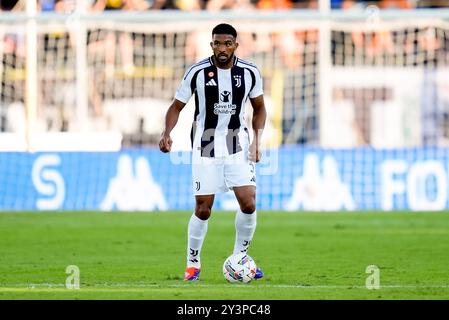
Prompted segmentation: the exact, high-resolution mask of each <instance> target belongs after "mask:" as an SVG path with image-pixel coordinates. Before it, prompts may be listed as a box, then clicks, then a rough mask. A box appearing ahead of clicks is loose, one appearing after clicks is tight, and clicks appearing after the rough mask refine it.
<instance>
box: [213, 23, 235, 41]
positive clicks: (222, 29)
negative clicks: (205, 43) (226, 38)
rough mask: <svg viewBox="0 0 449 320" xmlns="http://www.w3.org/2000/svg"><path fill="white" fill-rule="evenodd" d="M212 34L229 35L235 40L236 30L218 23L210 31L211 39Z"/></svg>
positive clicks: (228, 25)
mask: <svg viewBox="0 0 449 320" xmlns="http://www.w3.org/2000/svg"><path fill="white" fill-rule="evenodd" d="M214 34H230V35H231V36H233V37H234V38H237V30H235V28H234V27H233V26H231V25H230V24H227V23H220V24H219V25H217V26H215V28H213V29H212V37H213V36H214Z"/></svg>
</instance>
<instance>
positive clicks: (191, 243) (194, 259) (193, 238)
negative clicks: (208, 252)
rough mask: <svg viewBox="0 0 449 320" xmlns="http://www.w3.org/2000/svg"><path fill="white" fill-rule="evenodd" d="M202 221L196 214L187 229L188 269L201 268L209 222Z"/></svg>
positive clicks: (191, 218)
mask: <svg viewBox="0 0 449 320" xmlns="http://www.w3.org/2000/svg"><path fill="white" fill-rule="evenodd" d="M208 221H209V220H201V219H200V218H198V217H197V216H196V215H195V213H193V215H192V216H191V217H190V221H189V226H188V229H187V232H188V234H187V267H188V268H190V267H195V268H200V267H201V263H200V253H201V247H202V246H203V241H204V237H205V236H206V233H207V222H208Z"/></svg>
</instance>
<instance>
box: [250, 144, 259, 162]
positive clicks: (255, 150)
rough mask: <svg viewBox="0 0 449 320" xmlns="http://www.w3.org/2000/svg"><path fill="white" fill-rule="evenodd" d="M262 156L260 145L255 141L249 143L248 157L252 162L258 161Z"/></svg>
mask: <svg viewBox="0 0 449 320" xmlns="http://www.w3.org/2000/svg"><path fill="white" fill-rule="evenodd" d="M260 158H262V152H261V151H260V146H259V145H258V144H257V143H254V142H253V143H251V144H250V146H249V154H248V159H249V160H250V161H253V162H259V161H260Z"/></svg>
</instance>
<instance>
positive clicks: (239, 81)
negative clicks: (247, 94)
mask: <svg viewBox="0 0 449 320" xmlns="http://www.w3.org/2000/svg"><path fill="white" fill-rule="evenodd" d="M234 80H235V86H236V87H237V88H240V87H241V85H242V76H241V75H239V74H236V75H235V76H234Z"/></svg>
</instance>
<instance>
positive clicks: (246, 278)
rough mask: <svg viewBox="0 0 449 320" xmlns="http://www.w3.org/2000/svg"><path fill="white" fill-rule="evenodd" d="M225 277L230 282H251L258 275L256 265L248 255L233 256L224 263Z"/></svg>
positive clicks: (238, 254)
mask: <svg viewBox="0 0 449 320" xmlns="http://www.w3.org/2000/svg"><path fill="white" fill-rule="evenodd" d="M223 275H224V277H225V279H226V280H228V281H229V282H242V283H247V282H250V281H251V280H253V279H254V276H255V275H256V263H255V262H254V260H253V258H251V257H250V256H249V255H247V254H246V253H237V254H232V255H230V256H229V257H228V258H227V259H226V260H225V262H224V263H223Z"/></svg>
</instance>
